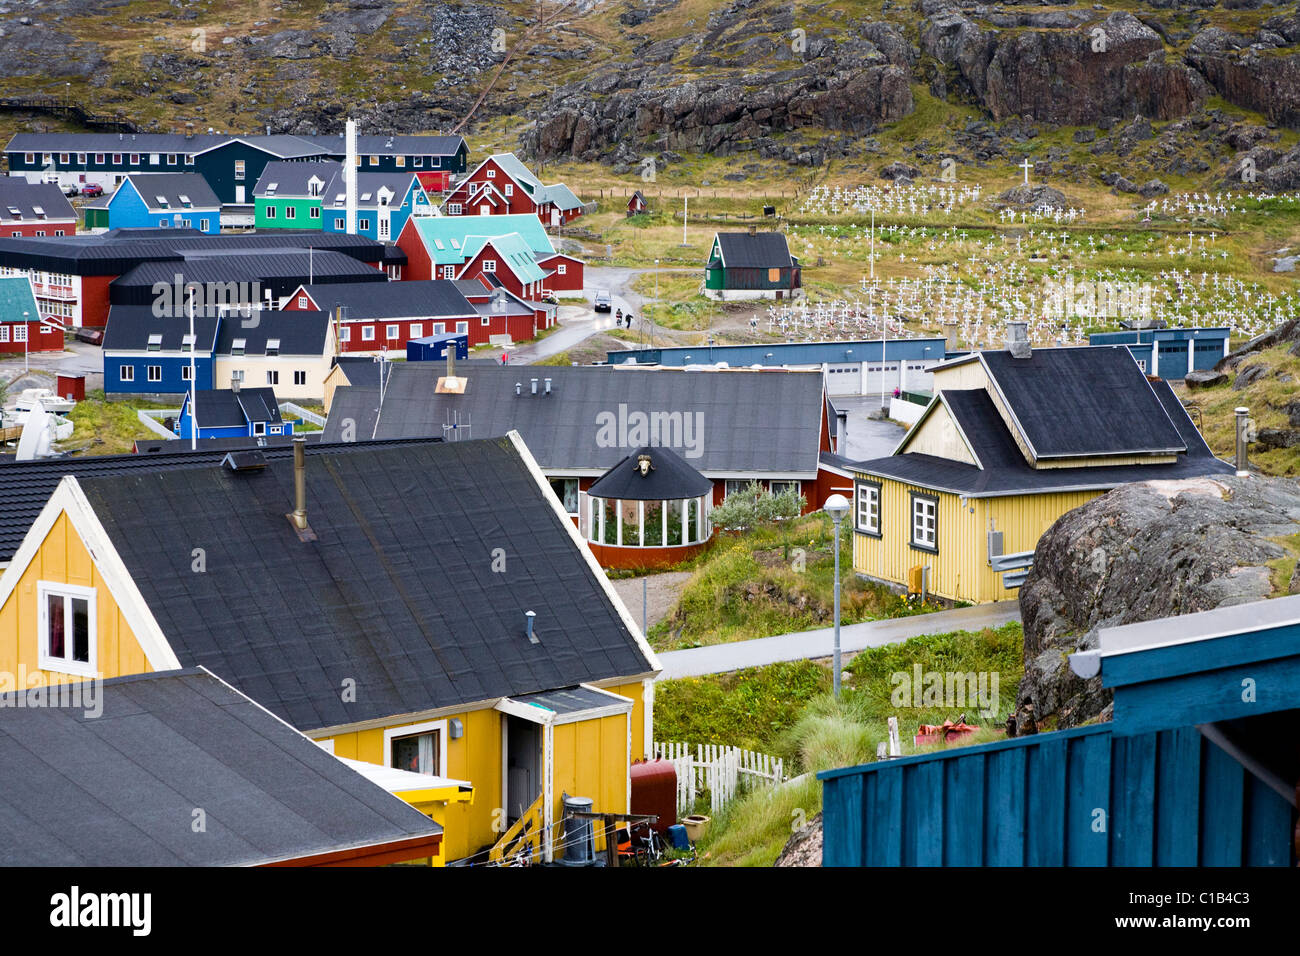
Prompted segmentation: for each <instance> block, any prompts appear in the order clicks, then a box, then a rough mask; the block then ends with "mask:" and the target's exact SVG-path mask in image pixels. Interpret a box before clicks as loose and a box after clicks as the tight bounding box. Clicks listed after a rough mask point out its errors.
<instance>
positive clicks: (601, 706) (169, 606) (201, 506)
mask: <svg viewBox="0 0 1300 956" xmlns="http://www.w3.org/2000/svg"><path fill="white" fill-rule="evenodd" d="M178 457H180V458H183V456H168V460H169V464H167V465H165V466H164V465H161V464H160V465H159V466H158V467H157V468H148V467H142V466H140V465H138V464H133V465H132V466H130V467H125V468H124V469H123V470H121V471H118V472H114V469H113V468H112V467H111V464H106V465H105V467H104V468H103V469H102V471H101V472H100V474H99V475H98V476H96V477H88V476H87V475H86V473H85V472H84V471H83V472H81V474H80V476H75V475H66V476H64V477H63V478H62V479H61V480H60V481H59V483H58V485H57V487H56V489H55V491H54V492H53V494H52V495H50V497H49V499H48V501H47V502H46V504H45V506H44V509H43V510H42V511H41V513H40V515H39V517H38V518H37V519H36V520H35V521H34V522H33V524H32V526H31V527H30V529H29V530H28V532H27V535H26V537H25V538H24V539H23V541H22V543H21V545H20V546H19V547H18V549H17V551H16V552H15V554H14V556H13V559H12V561H11V562H10V564H9V566H8V567H7V568H6V570H5V571H4V574H3V576H0V675H9V676H8V677H7V678H6V677H0V680H6V679H7V680H8V681H9V682H11V683H13V682H16V683H19V684H21V685H23V686H34V685H38V684H42V683H53V682H65V681H78V680H83V679H85V678H86V677H87V676H90V677H94V676H102V677H104V678H112V677H119V676H124V675H130V674H141V673H150V672H161V671H171V670H177V669H180V668H192V667H206V668H208V669H209V670H210V671H211V672H212V673H213V674H216V675H217V676H218V677H220V678H221V679H222V680H224V681H226V682H227V683H229V684H230V685H231V686H233V687H235V688H236V689H238V690H239V691H241V692H242V693H244V694H246V695H247V696H249V697H250V698H252V699H253V700H255V701H256V702H257V703H259V704H260V705H261V706H262V707H264V708H266V709H267V710H269V711H270V712H271V713H273V714H275V715H276V716H278V717H280V718H282V719H283V720H285V721H286V722H287V723H289V724H290V725H292V726H293V727H295V728H297V729H298V730H299V731H301V732H302V733H304V734H305V735H307V736H308V737H310V738H312V739H314V740H316V741H317V742H318V743H319V744H320V745H321V746H322V747H324V748H325V749H326V750H329V751H330V752H332V753H333V754H334V755H335V756H337V757H339V758H341V759H343V760H345V761H348V762H351V763H352V765H353V767H354V769H360V770H362V771H363V772H364V773H365V775H366V776H368V777H370V779H371V780H372V781H373V782H374V783H376V784H378V785H379V786H381V787H384V788H385V789H387V790H389V792H391V793H394V794H396V795H397V796H399V797H401V798H402V799H404V800H406V801H407V802H408V803H410V804H412V805H413V806H415V807H417V808H418V809H420V810H421V811H422V812H424V813H426V814H427V815H428V816H430V817H432V818H433V819H435V820H436V821H437V822H438V823H439V824H441V825H442V826H443V828H444V834H443V841H442V852H441V853H440V855H439V856H438V857H437V858H435V859H433V860H432V861H431V862H433V863H434V864H443V863H448V862H454V861H463V862H466V863H471V864H475V863H487V862H489V860H491V861H493V862H496V861H499V860H500V859H502V858H503V857H504V856H509V855H511V854H517V853H529V854H530V855H532V856H533V857H534V858H536V859H549V858H550V857H551V856H552V855H553V854H554V853H555V852H556V849H557V847H559V846H560V845H561V843H562V840H563V832H562V829H563V826H562V819H563V815H564V807H563V800H562V798H563V795H564V794H566V793H567V794H568V795H570V796H581V797H589V798H590V799H591V800H592V809H593V810H594V811H597V812H604V813H626V812H628V809H629V806H628V805H629V801H630V776H629V766H630V763H631V761H632V760H633V759H636V758H640V757H643V756H645V754H646V751H647V749H648V746H649V741H650V740H651V729H650V727H651V720H652V710H653V690H652V689H653V684H652V681H653V679H654V677H655V675H656V674H657V673H658V671H659V664H658V661H657V659H656V658H655V655H654V652H653V651H652V650H651V649H650V647H649V645H648V644H647V643H646V642H645V639H644V637H643V635H642V634H641V633H640V631H639V630H638V629H637V626H636V624H635V622H634V621H633V620H632V618H631V617H630V615H629V614H628V612H627V609H626V608H625V607H624V606H623V605H622V603H621V602H620V601H619V599H618V597H617V595H616V594H615V593H614V591H613V589H612V587H611V586H610V584H609V582H608V580H607V579H606V578H605V576H604V574H603V573H602V572H601V570H600V568H599V567H598V566H597V565H596V563H595V561H594V559H593V558H592V557H591V554H590V552H589V551H588V550H587V548H586V547H585V545H584V544H583V543H582V541H581V539H580V538H579V537H578V536H577V531H576V529H575V528H574V527H573V523H572V522H571V521H570V520H569V518H568V516H567V515H566V514H565V513H564V510H563V505H562V504H561V503H560V502H559V501H558V500H557V499H556V498H555V497H554V495H553V494H552V493H551V491H550V489H549V486H548V483H547V481H546V479H545V478H544V477H543V475H542V473H541V471H540V470H539V469H538V467H537V464H536V462H535V461H534V460H533V458H532V456H531V454H530V453H529V452H528V449H527V448H526V447H525V446H524V445H523V443H522V441H521V440H520V439H519V437H518V435H517V434H515V433H513V432H512V433H510V435H508V436H507V437H504V438H499V439H492V440H486V441H467V442H457V443H442V442H434V441H428V440H411V441H403V442H392V443H383V444H373V445H367V444H360V443H351V444H344V445H320V446H315V447H313V448H312V449H311V451H309V452H308V451H306V450H305V449H304V447H303V444H302V443H298V444H296V445H295V447H293V448H292V449H289V448H283V449H271V448H266V449H259V450H256V451H251V450H250V451H246V452H236V453H232V454H231V455H228V456H226V458H225V459H224V461H223V462H222V463H221V464H220V465H217V464H214V463H213V462H212V460H211V459H210V458H209V459H208V460H206V461H200V460H198V459H195V461H194V462H193V463H186V462H184V461H183V460H182V461H179V462H178V461H177V458H178ZM105 461H106V462H109V463H111V462H112V460H111V459H106V460H105ZM51 467H57V466H56V465H55V464H54V463H51ZM8 689H11V688H9V687H0V691H2V690H8ZM598 840H599V838H598ZM561 852H562V851H561Z"/></svg>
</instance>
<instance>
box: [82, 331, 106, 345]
mask: <svg viewBox="0 0 1300 956" xmlns="http://www.w3.org/2000/svg"><path fill="white" fill-rule="evenodd" d="M77 341H78V342H89V343H90V344H91V345H103V344H104V333H103V331H102V330H101V329H77Z"/></svg>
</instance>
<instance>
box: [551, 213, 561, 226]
mask: <svg viewBox="0 0 1300 956" xmlns="http://www.w3.org/2000/svg"><path fill="white" fill-rule="evenodd" d="M559 225H560V210H558V209H552V210H551V226H552V228H558V227H559Z"/></svg>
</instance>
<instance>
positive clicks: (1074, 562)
mask: <svg viewBox="0 0 1300 956" xmlns="http://www.w3.org/2000/svg"><path fill="white" fill-rule="evenodd" d="M1298 533H1300V483H1297V482H1296V481H1295V480H1293V479H1288V478H1264V477H1257V476H1252V477H1250V478H1236V477H1232V476H1228V477H1215V478H1213V479H1210V478H1201V479H1190V480H1187V481H1173V482H1164V481H1153V482H1145V483H1142V484H1133V485H1124V486H1122V487H1120V488H1117V489H1115V490H1114V491H1111V492H1109V493H1108V494H1105V495H1102V496H1101V497H1100V498H1096V499H1094V500H1093V501H1091V502H1089V503H1088V504H1086V505H1084V506H1083V507H1081V508H1077V509H1075V510H1074V511H1071V512H1069V513H1068V514H1066V515H1064V516H1063V517H1061V518H1060V519H1059V520H1058V521H1057V522H1056V523H1055V524H1054V525H1052V527H1051V528H1050V529H1049V530H1048V531H1047V533H1046V534H1044V535H1043V536H1042V538H1040V539H1039V542H1038V547H1037V548H1036V549H1035V551H1034V565H1033V569H1032V570H1031V571H1030V573H1029V577H1028V579H1027V580H1026V582H1025V584H1024V586H1023V587H1022V588H1021V589H1020V613H1021V616H1022V618H1023V620H1024V631H1025V677H1024V680H1023V681H1022V682H1021V684H1020V691H1019V694H1018V695H1017V700H1016V712H1017V718H1018V719H1019V720H1020V721H1021V724H1022V726H1023V725H1024V723H1025V719H1026V717H1028V716H1029V715H1032V716H1033V717H1034V719H1035V720H1036V721H1037V723H1038V726H1039V727H1040V729H1041V728H1043V727H1044V726H1047V727H1051V726H1055V727H1058V728H1064V727H1073V726H1077V725H1079V724H1081V723H1084V722H1086V721H1089V720H1091V719H1093V718H1097V717H1101V718H1103V719H1105V718H1108V717H1109V707H1110V694H1109V692H1108V691H1105V690H1103V689H1102V687H1101V684H1100V678H1093V679H1092V680H1089V681H1084V680H1082V679H1080V678H1079V677H1077V676H1075V674H1074V673H1073V672H1072V671H1071V670H1070V668H1069V663H1068V660H1067V658H1068V655H1070V654H1071V653H1073V652H1075V651H1078V650H1084V649H1089V648H1094V647H1096V646H1097V641H1098V638H1097V632H1098V629H1099V628H1103V627H1109V626H1114V625H1118V624H1129V623H1132V622H1135V621H1147V620H1151V619H1153V618H1158V617H1165V616H1168V615H1174V614H1189V613H1192V612H1195V611H1204V610H1208V609H1210V608H1215V607H1223V606H1226V605H1231V604H1244V603H1247V602H1249V601H1255V600H1260V599H1262V598H1267V597H1270V596H1273V595H1275V594H1285V593H1290V592H1291V591H1293V590H1300V580H1296V579H1295V578H1291V579H1288V580H1287V581H1283V582H1281V583H1280V587H1279V586H1276V585H1277V582H1276V581H1275V578H1276V575H1277V571H1276V570H1275V569H1274V568H1271V567H1269V565H1268V562H1270V561H1277V560H1278V559H1284V558H1288V557H1293V556H1294V555H1293V554H1292V552H1291V551H1290V550H1289V549H1288V548H1287V547H1286V546H1285V545H1284V544H1283V543H1282V542H1281V540H1280V539H1284V538H1287V537H1289V536H1291V535H1295V534H1298Z"/></svg>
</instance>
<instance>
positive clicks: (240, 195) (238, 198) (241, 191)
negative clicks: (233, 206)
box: [235, 186, 244, 203]
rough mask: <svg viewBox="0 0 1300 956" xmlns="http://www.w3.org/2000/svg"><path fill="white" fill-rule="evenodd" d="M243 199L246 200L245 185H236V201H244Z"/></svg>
mask: <svg viewBox="0 0 1300 956" xmlns="http://www.w3.org/2000/svg"><path fill="white" fill-rule="evenodd" d="M243 201H244V187H243V186H236V187H235V202H237V203H242V202H243Z"/></svg>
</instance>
